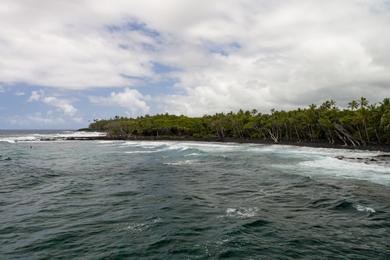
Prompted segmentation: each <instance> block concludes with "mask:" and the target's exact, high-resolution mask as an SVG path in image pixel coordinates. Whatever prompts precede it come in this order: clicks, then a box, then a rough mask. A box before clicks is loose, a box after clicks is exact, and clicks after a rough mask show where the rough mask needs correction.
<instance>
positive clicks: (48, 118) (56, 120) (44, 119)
mask: <svg viewBox="0 0 390 260" xmlns="http://www.w3.org/2000/svg"><path fill="white" fill-rule="evenodd" d="M6 121H7V122H8V123H9V124H10V125H12V126H17V127H30V126H31V125H39V126H42V125H43V126H46V127H53V126H54V127H58V126H61V125H64V124H65V123H66V121H65V120H64V118H62V117H59V116H54V115H50V114H42V113H34V114H31V115H25V116H20V115H17V116H9V117H7V119H6Z"/></svg>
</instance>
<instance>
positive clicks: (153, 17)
mask: <svg viewBox="0 0 390 260" xmlns="http://www.w3.org/2000/svg"><path fill="white" fill-rule="evenodd" d="M360 96H365V97H366V98H368V99H369V100H370V101H371V102H372V103H375V102H379V101H381V100H383V98H385V97H389V96H390V1H389V0H327V1H317V0H316V1H315V0H311V1H309V0H273V1H269V0H164V1H157V0H142V1H136V0H99V1H96V0H1V1H0V129H76V128H81V127H86V126H87V125H88V124H89V122H91V121H93V120H94V119H101V118H110V117H113V116H115V115H119V116H129V117H135V116H139V115H144V114H156V113H173V114H185V115H189V116H201V115H204V114H213V113H216V112H229V111H237V110H239V109H244V110H252V109H257V110H258V111H261V112H268V111H269V110H270V109H272V108H276V109H284V110H288V109H293V108H297V107H306V106H307V105H309V104H312V103H315V104H321V103H322V102H323V101H324V100H327V99H334V100H335V101H336V102H337V103H338V104H339V105H340V106H345V105H346V104H347V103H348V102H349V101H350V100H352V99H357V98H359V97H360Z"/></svg>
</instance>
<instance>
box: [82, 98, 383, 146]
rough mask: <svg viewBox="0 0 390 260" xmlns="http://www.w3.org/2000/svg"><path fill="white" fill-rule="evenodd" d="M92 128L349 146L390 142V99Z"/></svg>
mask: <svg viewBox="0 0 390 260" xmlns="http://www.w3.org/2000/svg"><path fill="white" fill-rule="evenodd" d="M89 130H94V131H106V132H107V133H108V136H109V137H110V138H117V139H135V138H140V137H154V138H159V139H164V138H183V139H185V138H188V139H196V140H198V139H200V140H202V139H205V140H206V139H208V140H210V139H211V140H221V141H223V140H230V139H237V140H259V141H260V140H262V141H267V142H274V143H287V142H289V143H292V142H295V143H300V142H313V143H314V142H326V143H329V144H341V145H346V146H367V145H376V144H381V145H387V144H390V98H385V99H384V100H383V101H382V102H380V103H377V104H370V103H369V102H368V100H367V99H366V98H364V97H361V98H360V99H358V100H352V101H351V102H350V103H349V104H348V107H346V108H340V107H337V106H336V103H335V102H334V101H333V100H328V101H325V102H323V103H322V104H321V105H319V106H317V105H314V104H312V105H310V106H308V107H306V108H298V109H295V110H290V111H283V110H281V111H277V110H274V109H272V110H271V111H270V113H260V112H258V111H257V110H255V109H254V110H252V111H243V110H239V111H238V112H236V113H234V112H230V113H217V114H214V115H205V116H203V117H188V116H184V115H180V116H177V115H170V114H157V115H153V116H150V115H144V116H140V117H137V118H127V117H119V116H116V117H114V118H111V119H107V120H94V122H93V123H91V124H90V125H89Z"/></svg>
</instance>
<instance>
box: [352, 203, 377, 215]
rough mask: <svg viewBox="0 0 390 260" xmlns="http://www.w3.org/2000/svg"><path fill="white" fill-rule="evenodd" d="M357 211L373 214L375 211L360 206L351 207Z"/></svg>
mask: <svg viewBox="0 0 390 260" xmlns="http://www.w3.org/2000/svg"><path fill="white" fill-rule="evenodd" d="M353 207H354V208H355V209H356V210H357V211H362V212H369V213H375V212H376V211H375V210H374V209H373V208H370V207H366V206H362V205H356V206H353Z"/></svg>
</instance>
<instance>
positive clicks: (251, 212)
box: [225, 207, 259, 218]
mask: <svg viewBox="0 0 390 260" xmlns="http://www.w3.org/2000/svg"><path fill="white" fill-rule="evenodd" d="M258 211H259V209H258V208H257V207H251V208H237V209H236V208H227V209H226V215H225V216H226V217H230V218H252V217H255V216H256V215H257V212H258Z"/></svg>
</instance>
